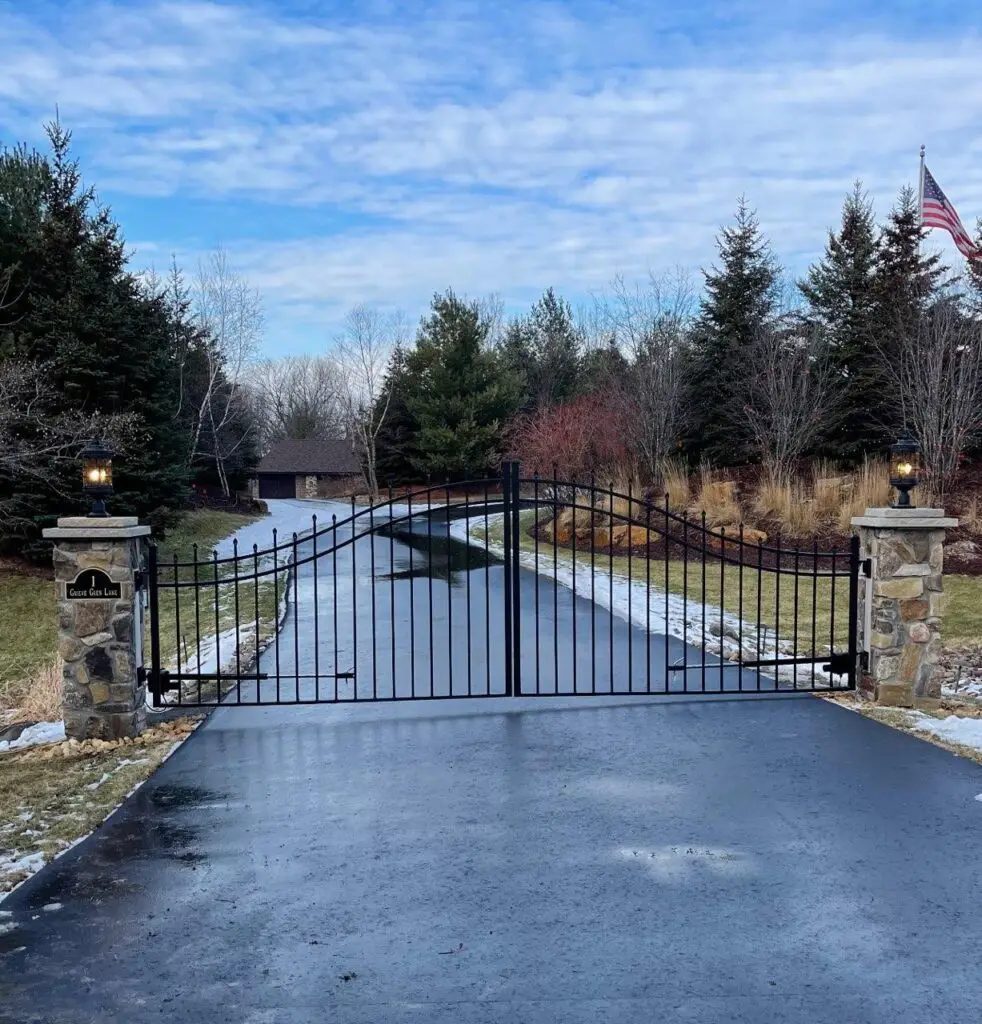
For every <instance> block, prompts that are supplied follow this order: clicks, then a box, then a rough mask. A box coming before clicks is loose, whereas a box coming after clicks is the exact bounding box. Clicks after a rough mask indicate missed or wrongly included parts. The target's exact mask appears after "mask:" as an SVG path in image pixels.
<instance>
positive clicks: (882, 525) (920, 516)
mask: <svg viewBox="0 0 982 1024" xmlns="http://www.w3.org/2000/svg"><path fill="white" fill-rule="evenodd" d="M851 522H852V525H853V526H865V527H868V528H871V529H879V530H948V529H953V528H954V527H956V526H957V525H958V520H957V519H955V518H953V517H951V516H946V515H945V513H944V509H943V508H868V509H867V510H866V512H865V514H864V515H861V516H854V517H853V518H852V520H851Z"/></svg>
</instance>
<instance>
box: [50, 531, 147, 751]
mask: <svg viewBox="0 0 982 1024" xmlns="http://www.w3.org/2000/svg"><path fill="white" fill-rule="evenodd" d="M149 535H150V527H149V526H140V525H138V521H137V520H136V519H135V518H127V517H110V518H108V519H88V518H82V517H74V518H68V519H59V520H58V526H57V527H55V528H52V529H49V530H45V531H44V536H45V537H46V538H48V539H49V540H52V541H54V569H55V580H56V585H57V587H58V652H59V654H60V655H61V657H62V659H63V660H64V663H65V667H64V672H63V676H62V707H63V710H64V715H65V732H66V734H67V735H68V737H69V739H72V738H74V739H79V740H83V739H89V738H95V739H103V740H112V739H120V738H122V737H124V736H138V735H139V734H140V733H141V732H142V731H143V727H144V725H145V723H146V707H145V700H146V685H145V684H144V683H142V682H141V681H140V680H139V669H140V667H141V666H142V664H143V650H142V644H143V639H142V638H143V628H142V627H143V606H142V598H141V596H140V594H139V592H138V588H137V582H138V581H137V573H138V572H139V571H140V570H141V569H142V568H143V564H144V563H143V556H144V550H145V547H146V538H147V537H149Z"/></svg>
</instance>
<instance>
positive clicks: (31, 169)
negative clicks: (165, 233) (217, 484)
mask: <svg viewBox="0 0 982 1024" xmlns="http://www.w3.org/2000/svg"><path fill="white" fill-rule="evenodd" d="M48 135H49V139H50V142H51V155H50V157H46V158H40V157H39V156H38V155H37V154H28V153H27V152H26V151H25V150H22V149H19V150H14V151H9V152H6V153H4V154H3V156H2V158H0V189H3V190H4V191H3V194H0V210H4V211H7V212H9V211H10V210H14V211H15V215H12V216H7V217H5V218H4V217H0V253H2V254H3V256H4V258H5V259H7V258H9V256H8V255H7V254H9V253H18V254H19V259H18V260H17V264H16V266H15V268H14V272H13V276H14V278H15V282H14V286H15V288H16V289H17V292H16V294H17V296H18V298H17V309H16V314H17V316H16V320H15V321H14V322H13V323H12V325H11V326H8V327H7V328H0V330H2V331H3V334H2V340H0V354H2V355H3V356H4V357H6V358H11V359H13V360H16V361H21V362H29V363H38V364H43V365H44V366H45V367H46V370H47V380H48V383H49V384H50V385H51V387H52V389H53V390H54V392H55V394H56V395H57V400H56V404H55V408H53V409H52V412H55V411H65V410H78V411H80V412H83V413H86V414H94V413H99V414H107V415H109V414H128V415H129V416H130V417H131V419H132V429H131V442H130V444H129V445H128V446H127V448H126V450H125V451H123V452H120V453H119V458H118V459H117V460H116V465H115V467H114V468H115V472H114V478H115V480H114V482H115V485H116V494H115V497H114V499H113V502H112V508H113V510H114V511H116V512H118V513H121V514H137V515H140V516H142V517H144V519H146V520H147V521H149V522H150V523H151V524H154V525H164V524H165V523H166V522H167V521H168V520H169V519H170V518H171V517H172V512H173V509H174V508H175V507H179V506H180V505H182V504H183V503H184V502H185V500H186V495H187V483H188V476H187V474H188V450H187V429H186V423H185V422H184V421H183V420H182V416H181V408H180V402H179V394H180V383H179V374H180V368H179V360H178V358H177V355H176V353H175V345H174V324H173V322H172V317H171V311H170V310H169V309H168V306H167V303H166V301H165V299H164V297H163V296H161V295H154V294H151V293H150V292H149V291H148V290H147V288H145V287H144V286H143V284H141V282H139V281H138V280H137V279H136V278H135V277H134V276H133V275H132V274H131V273H129V271H128V269H127V266H126V255H125V249H124V243H123V240H122V238H121V237H120V233H119V228H118V226H117V224H116V223H115V221H114V220H113V219H112V217H111V215H110V213H109V211H108V210H106V209H104V208H100V207H99V206H98V205H97V204H96V201H95V195H94V192H93V191H92V189H90V188H86V187H84V186H83V185H82V181H81V174H80V172H79V168H78V164H77V162H76V161H75V160H73V159H72V157H71V153H70V142H71V136H70V134H69V133H68V132H67V131H65V130H64V129H63V128H62V127H61V126H60V125H58V124H54V125H50V126H49V128H48ZM8 192H9V193H10V195H11V196H12V197H13V202H12V203H11V204H8V194H7V193H8ZM8 265H9V264H8ZM59 473H60V475H58V474H56V476H55V477H50V478H48V479H45V474H43V473H41V474H39V475H38V478H33V477H32V478H31V479H30V480H8V481H0V498H15V499H16V500H17V501H19V502H20V505H21V506H22V508H23V509H28V510H29V511H30V515H31V517H32V518H33V522H34V532H32V534H31V536H29V537H26V538H23V539H24V540H26V541H27V542H28V543H29V544H31V545H33V544H34V542H35V541H36V538H37V531H38V530H39V529H40V528H41V527H43V526H47V525H49V524H51V523H52V522H53V521H54V519H55V517H56V516H57V515H58V514H64V513H66V512H70V511H72V510H73V509H72V505H73V504H74V510H77V511H81V510H83V509H84V508H85V507H86V506H85V502H84V499H83V497H82V495H81V494H80V488H79V486H78V482H77V478H76V474H77V469H74V468H72V469H68V468H66V469H64V470H63V471H59ZM66 495H72V496H74V498H67V497H66Z"/></svg>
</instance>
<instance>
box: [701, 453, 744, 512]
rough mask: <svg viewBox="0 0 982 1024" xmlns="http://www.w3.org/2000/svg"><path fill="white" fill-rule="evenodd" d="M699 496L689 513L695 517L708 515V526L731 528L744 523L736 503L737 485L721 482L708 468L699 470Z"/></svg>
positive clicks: (728, 481)
mask: <svg viewBox="0 0 982 1024" xmlns="http://www.w3.org/2000/svg"><path fill="white" fill-rule="evenodd" d="M699 479H700V486H699V496H698V498H697V499H696V501H695V504H694V505H692V506H691V507H690V509H689V511H690V512H691V513H692V514H693V515H695V516H701V515H702V514H703V513H705V514H706V524H707V525H708V526H730V525H733V524H736V523H741V522H743V513H742V512H741V511H740V506H739V505H738V504H737V501H736V484H735V483H734V482H733V481H732V480H719V479H717V478H716V475H715V473H714V472H713V471H712V470H711V469H709V468H708V467H707V466H702V467H701V468H700V470H699Z"/></svg>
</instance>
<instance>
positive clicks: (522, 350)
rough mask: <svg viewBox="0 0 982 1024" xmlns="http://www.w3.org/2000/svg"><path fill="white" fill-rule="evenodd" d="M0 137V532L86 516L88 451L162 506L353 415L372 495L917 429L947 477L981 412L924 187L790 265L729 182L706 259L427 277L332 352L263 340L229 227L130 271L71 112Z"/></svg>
mask: <svg viewBox="0 0 982 1024" xmlns="http://www.w3.org/2000/svg"><path fill="white" fill-rule="evenodd" d="M48 137H49V141H50V151H49V152H46V153H39V152H37V151H35V150H32V149H29V148H27V147H24V146H17V147H14V148H9V149H5V150H2V151H0V545H2V546H3V547H4V548H7V549H9V548H15V549H19V550H24V551H28V552H30V551H35V550H40V549H41V546H40V545H39V542H38V538H39V536H40V531H41V529H42V528H43V527H44V526H47V525H50V524H52V523H53V521H54V518H55V517H56V516H57V515H59V514H65V513H66V512H72V511H75V512H83V511H84V510H85V503H84V500H83V499H82V497H81V495H80V493H79V491H80V488H79V486H78V470H79V466H78V461H77V458H78V452H79V449H80V448H81V446H82V444H84V442H85V440H87V439H88V438H89V437H93V436H100V437H103V438H105V439H106V440H108V441H109V442H110V443H111V445H112V446H113V447H114V448H115V449H116V451H117V452H118V453H119V458H118V460H117V463H116V479H115V484H116V497H115V499H114V502H113V508H114V510H115V511H117V512H119V513H120V514H135V515H139V516H141V517H142V518H143V519H144V520H145V521H147V522H150V523H151V524H153V525H155V526H157V527H166V525H167V524H168V523H170V522H172V521H173V519H174V517H175V515H176V514H177V513H178V512H179V511H180V509H181V508H183V507H185V505H186V504H187V501H188V497H189V494H190V490H191V487H192V485H198V486H206V487H213V488H215V489H217V490H219V491H221V492H222V493H225V494H230V493H233V492H234V491H235V490H236V488H239V487H241V486H242V485H243V484H244V482H245V479H246V477H247V475H248V474H249V473H251V472H252V471H253V469H254V467H255V465H256V462H257V460H258V458H259V457H260V456H261V455H262V454H263V453H264V452H265V451H267V450H268V449H269V447H270V445H272V444H273V443H274V442H275V441H276V440H277V439H279V438H285V437H293V438H318V437H321V438H337V437H351V438H353V439H354V441H355V442H356V444H357V446H358V448H359V449H360V451H361V452H362V455H363V461H364V466H365V475H366V479H367V482H368V486H369V489H370V490H371V491H372V493H373V494H375V493H378V491H379V490H380V489H383V488H385V487H386V486H390V485H401V484H406V483H411V482H418V481H420V480H423V479H426V478H427V477H429V478H435V479H439V480H441V481H442V480H443V479H449V480H452V481H463V480H466V479H473V478H480V477H484V476H486V475H487V474H489V473H494V472H496V471H497V467H498V465H499V463H500V461H501V459H502V458H503V457H507V456H512V457H518V458H520V459H522V461H523V462H524V463H525V465H526V468H527V470H528V471H529V472H540V473H543V474H549V473H551V472H552V471H553V468H554V467H555V468H557V469H558V471H559V472H560V473H561V474H562V475H563V476H565V477H567V478H569V477H571V476H576V477H583V476H585V475H589V474H591V473H596V474H598V475H603V474H614V473H616V474H618V475H620V476H631V477H633V478H634V479H636V480H638V481H639V482H641V483H644V484H656V483H657V482H658V481H659V479H660V477H661V476H662V474H663V473H664V471H665V469H666V466H667V464H668V463H672V464H673V465H678V464H680V463H685V464H688V465H689V466H692V467H694V466H697V465H700V464H707V463H708V464H709V465H713V466H735V465H740V464H746V463H759V464H761V465H762V466H763V467H764V469H765V470H766V471H767V472H768V473H769V474H770V475H771V476H772V477H773V478H775V479H784V478H786V477H787V476H788V475H790V474H792V473H793V472H794V471H795V469H796V467H797V466H798V464H799V463H800V462H801V460H803V459H807V458H811V457H816V456H821V457H825V458H830V459H832V460H834V461H836V462H838V463H840V464H843V465H850V464H855V463H857V462H860V461H861V460H862V459H863V458H864V457H865V456H867V455H870V454H873V453H879V452H881V451H882V449H883V447H884V445H885V444H887V443H888V442H889V441H891V440H893V439H894V438H895V436H896V435H897V434H898V433H899V432H901V431H906V430H909V431H911V432H912V433H913V434H914V435H915V436H916V437H917V439H918V440H919V441H920V442H921V445H922V447H923V449H924V452H925V457H926V461H927V463H928V466H929V468H930V470H931V474H932V483H933V485H934V488H935V491H936V492H937V493H939V494H940V495H943V494H944V492H945V491H946V490H947V489H949V488H950V486H951V483H952V481H953V479H954V477H955V474H956V472H957V470H958V467H959V464H960V462H961V460H963V459H964V458H965V457H966V456H969V455H971V454H973V453H974V452H975V450H976V447H977V446H978V444H979V442H980V433H982V338H980V330H982V266H980V262H982V261H975V262H974V263H972V264H970V265H967V266H966V267H964V268H963V269H962V272H961V273H955V272H953V270H952V268H949V267H946V266H944V265H942V262H941V260H940V258H939V257H938V256H937V255H934V254H926V253H924V252H923V249H922V245H921V243H922V241H923V238H924V237H925V232H923V231H922V230H921V229H920V227H919V225H918V211H917V197H916V195H915V193H914V191H913V190H912V189H910V188H906V189H904V190H902V192H901V193H900V195H899V198H898V199H897V201H896V203H895V205H894V206H893V208H892V209H891V210H890V212H889V214H888V215H887V217H886V219H885V221H884V222H883V223H882V224H880V223H878V222H877V219H876V216H875V214H874V210H873V207H872V204H871V202H870V200H869V198H868V196H867V195H866V193H865V192H864V191H863V188H862V186H861V184H859V183H857V184H856V185H855V187H854V188H853V189H852V191H851V192H850V193H849V194H848V195H847V196H846V198H845V202H844V204H843V209H842V217H841V222H840V224H839V225H838V226H837V227H836V228H834V229H831V230H830V231H829V232H828V236H827V239H826V243H825V248H824V252H823V254H822V256H821V257H820V258H819V259H818V260H817V261H816V262H815V263H814V265H812V266H811V267H809V268H808V270H807V272H806V273H805V275H804V276H803V277H802V278H801V279H800V280H793V279H791V278H789V276H788V274H787V273H786V272H785V271H784V270H783V268H782V267H781V265H780V263H779V262H778V260H777V258H776V257H775V255H774V253H773V250H772V248H771V246H770V244H769V242H768V240H767V239H766V238H765V237H764V235H763V233H762V231H761V229H760V226H759V223H758V220H757V218H756V216H755V214H754V212H753V210H752V209H751V208H750V207H749V206H748V204H747V203H746V202H744V201H743V200H741V201H740V203H739V205H738V207H737V209H736V213H735V216H734V219H733V222H732V223H731V224H729V225H727V226H724V227H723V228H722V229H721V231H720V233H719V235H718V237H717V258H716V261H715V262H714V264H713V265H712V266H711V267H710V268H708V269H707V270H704V271H702V272H701V280H700V279H699V278H695V279H693V278H692V277H690V276H689V275H688V274H687V273H685V272H684V271H675V272H674V273H671V274H668V275H665V276H662V277H650V278H649V279H648V280H647V281H645V282H643V283H641V284H631V283H628V282H626V281H624V280H622V279H616V280H614V281H613V282H612V283H611V285H610V286H609V288H607V289H606V290H605V291H604V292H603V293H602V294H598V295H596V296H593V297H592V299H591V301H590V302H588V303H586V304H584V305H581V306H579V307H577V308H576V309H574V308H573V307H572V306H571V305H570V303H569V302H568V301H566V300H565V299H564V298H563V297H561V296H560V295H558V294H556V292H555V291H554V290H553V289H551V288H549V289H547V290H546V291H545V293H544V294H543V295H542V297H541V298H540V299H539V300H538V301H537V302H535V303H534V305H533V306H532V307H531V309H530V310H529V311H528V312H527V313H525V314H524V315H520V316H516V317H511V318H508V317H506V316H505V315H504V312H503V303H502V301H501V300H500V299H499V298H497V297H495V296H493V295H492V296H488V297H484V298H479V299H472V298H471V299H469V298H466V297H463V296H459V295H457V294H456V293H454V292H453V291H452V290H448V291H446V292H444V293H441V294H436V295H434V297H433V300H432V303H431V306H430V308H429V310H428V311H427V313H426V314H425V315H424V316H423V317H422V319H421V321H420V323H419V325H418V327H417V328H416V330H415V333H413V332H412V331H411V330H410V328H409V326H408V324H407V321H406V318H405V317H404V316H402V315H400V314H389V313H385V312H383V311H381V310H377V309H371V308H367V307H356V308H355V309H353V310H352V311H351V312H350V313H349V314H348V316H347V317H346V318H345V320H344V323H343V325H342V329H341V331H340V333H339V334H338V335H337V336H336V337H334V338H333V339H331V340H330V342H328V343H327V344H325V346H324V348H323V351H321V352H320V353H318V354H316V355H307V356H299V357H290V358H285V359H277V360H269V359H265V360H264V359H261V358H260V353H261V348H262V339H263V330H264V321H263V309H262V303H261V300H260V297H259V295H258V294H257V293H256V291H255V290H254V289H253V288H251V287H250V286H249V285H248V283H247V282H246V281H245V280H243V279H242V278H241V277H239V276H238V275H236V274H235V273H234V272H233V271H232V269H231V267H230V265H229V262H228V259H227V257H226V256H225V254H224V252H223V251H221V250H220V249H219V250H217V251H215V252H213V253H211V254H210V255H209V256H207V257H206V258H204V259H202V260H201V261H199V263H198V265H197V267H196V268H194V269H193V271H192V272H190V273H186V272H185V271H184V270H183V269H182V268H181V267H179V266H178V265H177V264H176V262H172V264H171V266H170V267H168V268H167V270H166V272H164V273H162V274H158V273H155V272H150V273H142V274H140V273H135V272H134V271H133V270H131V269H130V267H129V263H128V257H127V253H126V251H125V244H124V241H123V238H122V234H121V231H120V228H119V225H118V224H117V223H116V221H115V220H114V219H113V217H112V214H111V212H110V211H109V210H108V209H106V208H105V207H104V206H102V205H101V204H100V203H99V201H98V199H97V197H96V194H95V192H94V190H93V189H92V188H90V187H87V186H86V185H84V184H83V182H82V177H81V172H80V170H79V166H78V164H77V162H76V161H75V160H74V159H73V157H72V155H71V146H70V142H71V138H70V134H69V133H68V132H67V131H65V130H64V129H63V128H62V127H61V125H59V124H57V123H55V124H52V125H49V126H48Z"/></svg>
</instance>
